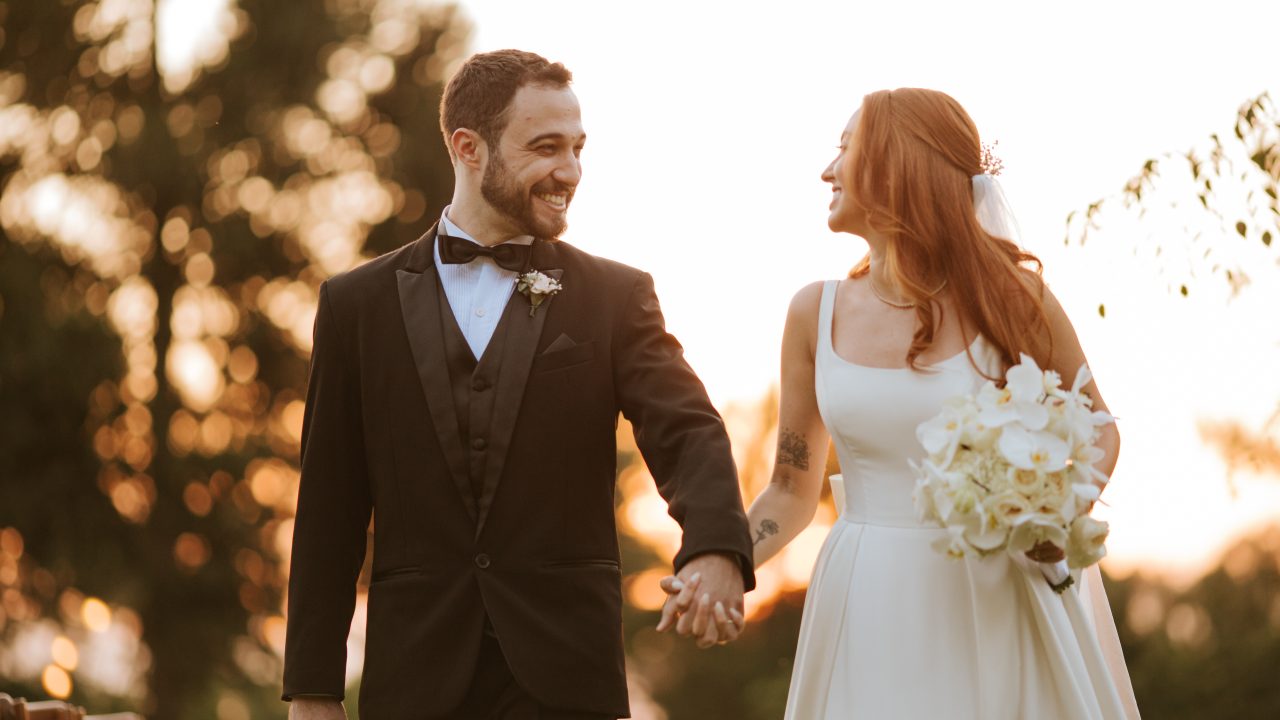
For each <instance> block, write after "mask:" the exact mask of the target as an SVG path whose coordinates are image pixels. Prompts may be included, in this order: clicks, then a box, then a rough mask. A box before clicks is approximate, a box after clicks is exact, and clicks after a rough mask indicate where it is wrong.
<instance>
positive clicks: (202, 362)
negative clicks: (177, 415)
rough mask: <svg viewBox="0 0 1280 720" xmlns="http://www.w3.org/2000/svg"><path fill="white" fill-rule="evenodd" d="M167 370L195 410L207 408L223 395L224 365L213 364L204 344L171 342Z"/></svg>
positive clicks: (185, 341) (183, 397)
mask: <svg viewBox="0 0 1280 720" xmlns="http://www.w3.org/2000/svg"><path fill="white" fill-rule="evenodd" d="M168 373H169V379H170V380H171V381H172V382H173V384H174V387H176V388H177V389H178V392H179V393H181V395H182V399H183V401H184V402H185V403H186V404H187V405H188V406H189V407H190V408H191V409H192V410H195V411H197V412H203V411H205V410H208V409H209V408H210V407H212V406H213V404H214V403H215V402H217V400H218V398H219V397H220V396H221V395H222V389H223V385H224V383H223V379H222V372H221V368H219V367H218V366H217V364H215V363H214V361H213V357H212V356H211V355H210V354H209V350H208V348H206V347H205V346H204V344H203V343H199V342H195V341H192V340H184V341H179V342H175V343H174V344H173V345H171V346H170V348H169V365H168Z"/></svg>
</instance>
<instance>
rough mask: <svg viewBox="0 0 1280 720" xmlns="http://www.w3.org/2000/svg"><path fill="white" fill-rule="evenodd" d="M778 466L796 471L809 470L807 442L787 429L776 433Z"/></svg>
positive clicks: (798, 434) (801, 436) (796, 433)
mask: <svg viewBox="0 0 1280 720" xmlns="http://www.w3.org/2000/svg"><path fill="white" fill-rule="evenodd" d="M778 464H779V465H790V466H791V467H793V468H796V469H797V470H808V469H809V441H808V440H805V439H804V436H803V435H801V434H800V433H798V432H796V431H794V430H791V429H789V428H782V429H781V430H779V431H778Z"/></svg>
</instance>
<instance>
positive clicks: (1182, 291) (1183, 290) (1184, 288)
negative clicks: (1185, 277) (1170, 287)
mask: <svg viewBox="0 0 1280 720" xmlns="http://www.w3.org/2000/svg"><path fill="white" fill-rule="evenodd" d="M1179 292H1181V293H1182V297H1186V296H1187V293H1188V292H1190V291H1188V290H1187V286H1186V285H1183V286H1182V289H1181V290H1180V291H1179Z"/></svg>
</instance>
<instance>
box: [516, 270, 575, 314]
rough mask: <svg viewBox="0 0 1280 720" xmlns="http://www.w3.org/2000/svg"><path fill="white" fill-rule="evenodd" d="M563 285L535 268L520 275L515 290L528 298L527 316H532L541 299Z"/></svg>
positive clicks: (543, 299) (558, 289)
mask: <svg viewBox="0 0 1280 720" xmlns="http://www.w3.org/2000/svg"><path fill="white" fill-rule="evenodd" d="M563 287H564V286H562V285H561V284H560V281H559V280H557V279H555V278H553V277H551V276H550V275H546V274H543V273H541V272H539V271H537V270H530V271H529V272H527V273H525V274H523V275H521V276H520V279H519V281H518V282H516V291H517V292H519V293H520V294H521V295H524V296H525V297H527V298H529V317H533V314H534V312H536V311H537V309H538V306H539V305H541V304H542V303H543V301H545V300H546V299H547V298H549V297H551V296H553V295H555V294H556V293H558V292H560V291H561V290H562V289H563Z"/></svg>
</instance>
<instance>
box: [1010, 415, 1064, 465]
mask: <svg viewBox="0 0 1280 720" xmlns="http://www.w3.org/2000/svg"><path fill="white" fill-rule="evenodd" d="M997 445H998V446H999V448H1000V454H1001V455H1003V456H1004V458H1005V459H1006V460H1008V461H1009V463H1010V464H1011V465H1013V466H1014V467H1016V468H1018V469H1019V470H1035V471H1037V472H1042V473H1053V472H1057V471H1059V470H1062V469H1063V468H1065V467H1066V466H1067V458H1068V457H1070V456H1071V448H1070V446H1068V445H1067V443H1066V441H1065V440H1063V439H1062V438H1060V437H1058V436H1057V435H1054V434H1053V433H1049V432H1031V431H1029V430H1025V429H1023V428H1021V427H1019V426H1017V425H1009V426H1007V427H1005V428H1004V431H1003V432H1001V433H1000V441H999V443H997Z"/></svg>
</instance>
